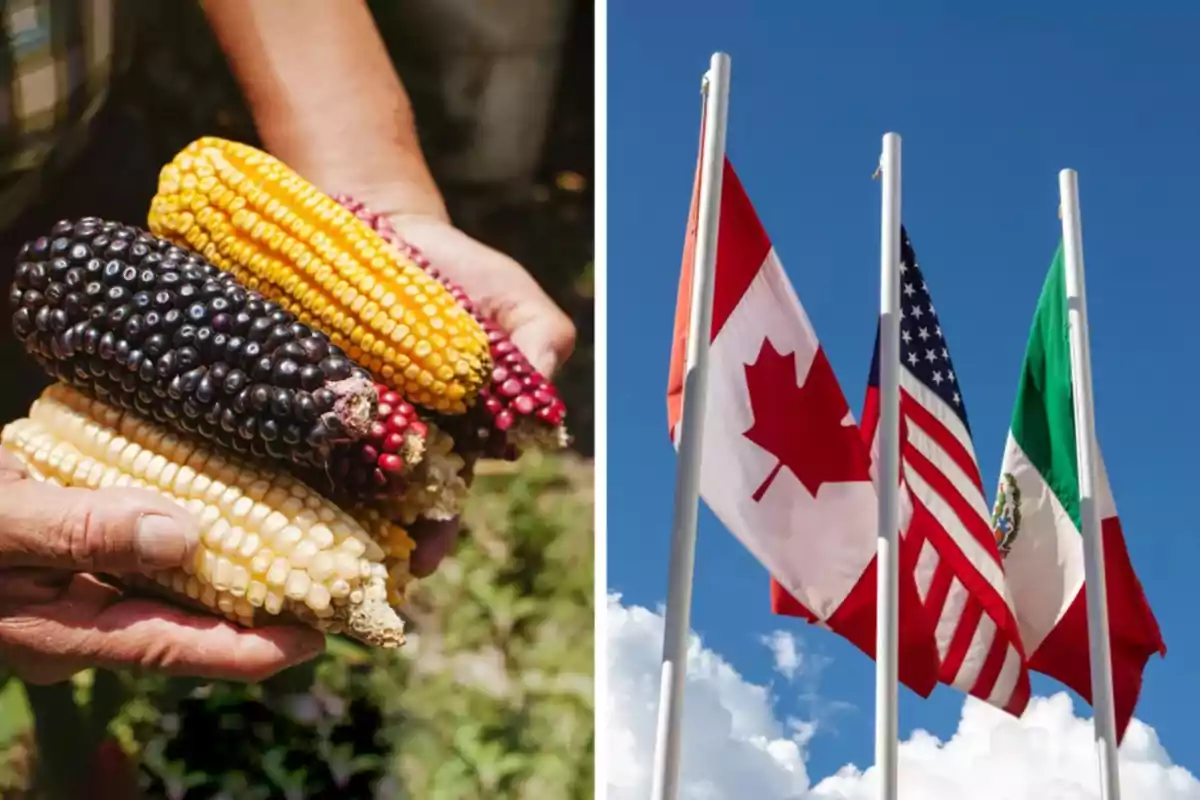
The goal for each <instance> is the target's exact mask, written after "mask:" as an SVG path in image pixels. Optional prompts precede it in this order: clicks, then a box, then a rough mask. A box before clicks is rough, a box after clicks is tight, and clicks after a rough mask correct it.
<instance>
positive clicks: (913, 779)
mask: <svg viewBox="0 0 1200 800" xmlns="http://www.w3.org/2000/svg"><path fill="white" fill-rule="evenodd" d="M662 634H663V620H662V617H661V616H660V615H659V614H656V613H654V612H651V611H649V610H648V609H645V608H641V607H638V606H626V605H624V604H623V603H621V599H620V597H619V596H615V595H610V596H609V598H608V686H609V697H608V704H609V709H608V711H609V717H608V720H609V731H608V736H609V759H608V761H609V779H608V797H609V798H610V799H611V800H642V798H644V797H646V796H647V794H649V791H650V764H651V759H652V756H653V753H654V727H655V712H656V708H657V704H658V683H659V659H660V656H661V649H662ZM780 641H782V640H781V639H778V638H776V636H775V635H772V636H771V637H768V642H769V643H771V646H772V650H773V652H774V653H775V654H776V666H777V668H780V672H784V669H785V668H790V667H788V666H787V665H791V664H794V667H795V669H796V670H802V667H803V665H804V661H805V659H804V656H805V654H804V653H803V652H801V651H800V649H799V648H796V649H795V651H794V654H795V660H794V662H793V661H790V660H789V659H790V658H791V653H792V651H789V650H788V649H787V645H786V644H785V645H784V646H783V647H782V649H777V648H776V647H774V644H773V643H777V642H780ZM793 644H794V641H793ZM780 652H782V653H783V654H784V658H783V659H781V658H780V657H779V653H780ZM784 674H785V675H786V674H787V673H786V672H785V673H784ZM793 674H795V673H793ZM686 698H687V699H686V703H685V706H684V716H685V725H684V736H683V753H684V755H683V776H682V777H683V781H682V783H681V792H680V797H681V800H725V798H730V800H732V799H733V798H742V797H754V798H762V800H874V797H875V794H874V786H875V784H874V781H875V772H874V770H873V769H868V770H866V771H865V773H864V772H863V771H861V770H860V769H858V768H857V767H855V766H852V765H848V766H845V767H843V768H842V769H841V770H839V771H838V772H837V774H835V775H831V776H829V777H827V778H825V779H824V780H821V781H820V782H819V783H817V784H816V786H811V784H810V782H809V778H808V773H807V770H806V768H805V763H804V758H805V747H806V745H807V743H808V741H809V739H811V737H812V735H813V733H814V728H813V726H812V725H811V724H806V723H799V722H795V721H790V720H789V721H787V722H783V721H781V720H780V719H779V718H778V716H777V715H776V712H775V710H774V708H773V705H772V697H771V695H770V693H769V691H768V690H767V688H766V687H764V686H756V685H754V684H752V683H749V682H747V681H746V680H745V679H744V678H742V676H741V675H739V674H738V672H737V671H736V670H735V669H734V668H733V667H732V666H730V664H729V663H728V662H726V661H725V660H724V659H723V658H722V657H721V656H720V655H718V654H717V653H714V652H713V651H711V650H707V649H705V648H704V647H703V645H702V643H701V642H700V640H699V639H698V638H695V637H693V638H692V640H691V643H690V647H689V651H688V681H687V690H686ZM1120 758H1121V775H1122V789H1123V796H1124V797H1126V798H1131V799H1132V800H1200V780H1197V779H1196V777H1195V776H1193V775H1192V774H1191V773H1189V772H1188V771H1187V770H1185V769H1183V768H1182V767H1178V766H1174V765H1173V764H1172V762H1171V758H1170V756H1169V755H1168V754H1167V752H1166V750H1165V749H1164V748H1163V746H1162V745H1161V743H1160V742H1159V741H1158V736H1157V735H1156V734H1155V732H1154V729H1153V728H1151V727H1150V726H1148V725H1145V724H1144V723H1142V722H1140V721H1138V720H1134V721H1133V723H1132V724H1131V725H1130V728H1129V730H1128V732H1127V733H1126V736H1125V742H1124V744H1123V746H1122V748H1121V755H1120ZM900 772H901V785H900V796H901V797H920V798H922V800H959V798H962V797H970V798H972V800H1094V799H1097V800H1098V798H1099V790H1098V788H1097V779H1098V774H1097V768H1096V758H1095V747H1094V745H1093V743H1092V729H1091V722H1090V720H1088V719H1081V718H1079V717H1077V716H1076V715H1075V711H1074V708H1073V707H1072V703H1071V700H1070V698H1069V696H1068V695H1066V694H1056V695H1054V696H1053V697H1049V698H1035V699H1034V700H1033V701H1032V702H1031V703H1030V706H1029V709H1028V711H1027V712H1026V713H1025V715H1024V717H1023V718H1022V719H1020V720H1016V719H1013V718H1012V717H1010V716H1008V715H1007V714H1004V713H1002V712H999V711H997V710H995V709H993V708H991V707H990V706H988V705H986V704H984V703H981V702H978V701H976V700H973V699H970V698H968V699H967V700H966V702H965V703H964V705H963V712H962V718H961V720H960V721H959V725H958V730H957V731H956V732H955V734H954V735H953V736H952V737H950V739H949V740H948V741H946V742H941V741H939V740H938V739H937V738H936V737H934V736H933V735H931V734H929V733H926V732H924V731H916V732H914V733H913V734H912V736H910V737H909V738H908V739H907V740H906V741H905V742H903V743H902V744H901V748H900Z"/></svg>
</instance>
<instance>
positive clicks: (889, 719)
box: [875, 133, 900, 800]
mask: <svg viewBox="0 0 1200 800" xmlns="http://www.w3.org/2000/svg"><path fill="white" fill-rule="evenodd" d="M879 169H880V172H881V173H882V175H881V177H882V178H883V204H882V206H883V208H882V215H881V225H880V242H879V463H878V475H879V484H878V492H879V531H878V533H877V537H878V539H877V543H878V549H877V559H876V575H877V584H876V600H875V602H876V623H875V766H876V767H877V768H878V770H879V798H880V800H897V786H896V782H897V778H898V770H897V755H898V749H899V742H898V739H899V736H900V725H899V711H898V709H897V705H898V703H899V699H900V698H899V681H900V672H899V663H898V661H899V650H900V646H899V639H900V608H899V606H900V589H899V586H900V137H899V135H897V134H895V133H887V134H884V137H883V155H882V156H881V158H880V163H879Z"/></svg>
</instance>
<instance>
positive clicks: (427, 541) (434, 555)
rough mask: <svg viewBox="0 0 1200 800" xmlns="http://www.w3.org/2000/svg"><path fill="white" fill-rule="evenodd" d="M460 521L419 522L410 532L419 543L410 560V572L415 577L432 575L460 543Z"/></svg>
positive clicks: (424, 520)
mask: <svg viewBox="0 0 1200 800" xmlns="http://www.w3.org/2000/svg"><path fill="white" fill-rule="evenodd" d="M458 530H459V524H458V519H451V520H431V519H422V520H418V521H417V522H416V524H414V525H413V526H412V528H411V529H410V530H409V535H410V536H412V538H413V541H414V542H416V543H417V548H416V549H415V550H413V553H412V557H411V559H410V560H409V565H408V570H409V572H411V573H412V574H413V576H414V577H417V578H424V577H426V576H427V575H432V574H433V573H434V572H435V571H436V570H437V568H438V565H439V564H441V563H442V560H443V559H445V558H446V556H448V555H450V551H451V550H453V549H454V545H455V544H456V543H457V542H458Z"/></svg>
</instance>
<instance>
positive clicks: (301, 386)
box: [9, 218, 381, 467]
mask: <svg viewBox="0 0 1200 800" xmlns="http://www.w3.org/2000/svg"><path fill="white" fill-rule="evenodd" d="M9 300H10V304H11V305H12V312H13V315H12V326H13V330H14V332H15V333H16V335H17V337H18V338H19V339H20V340H21V342H22V343H23V344H24V346H25V349H26V350H28V351H29V352H30V353H31V354H32V355H33V356H34V357H35V358H37V360H38V361H39V362H40V363H41V364H42V366H43V367H44V368H45V369H46V370H47V371H48V372H49V373H50V374H51V375H52V376H53V377H56V378H58V379H60V380H63V381H65V382H68V383H70V384H72V385H74V386H76V387H78V388H80V389H82V390H83V391H85V392H86V393H88V394H90V395H92V396H94V397H98V398H100V399H104V400H106V401H109V402H111V403H113V404H114V405H117V406H119V407H121V408H123V409H126V410H131V411H136V412H138V413H139V414H140V415H141V416H143V417H144V418H148V419H153V420H155V421H157V422H159V423H162V424H165V425H168V426H170V427H172V428H174V429H176V430H179V431H182V432H185V433H187V434H198V435H199V436H201V437H203V438H205V439H208V440H211V441H214V442H216V443H217V444H219V445H221V446H222V447H224V448H227V449H230V450H233V451H235V452H238V453H243V454H245V453H251V454H253V455H255V456H257V457H260V458H265V457H271V458H276V459H282V460H285V461H290V462H295V463H299V464H307V465H312V466H316V467H325V466H326V465H327V463H328V461H329V459H330V455H331V452H332V450H333V448H334V446H335V445H338V444H339V443H345V442H348V441H353V440H355V439H359V438H362V437H365V436H366V435H367V434H368V433H369V432H370V431H371V430H372V428H373V427H374V425H375V424H377V423H378V422H380V421H381V420H380V417H379V415H378V408H377V405H378V393H377V391H376V389H375V386H374V385H373V384H372V383H371V381H370V379H369V376H368V373H367V372H366V371H365V370H363V369H361V368H360V367H358V366H357V365H355V364H353V363H352V362H351V361H350V360H349V359H348V358H347V357H346V355H345V353H343V352H342V351H341V350H340V349H339V348H338V347H337V346H335V345H333V344H332V343H331V342H330V341H329V339H328V338H327V337H326V336H325V335H324V334H321V333H319V332H317V331H314V330H313V329H311V328H310V327H309V326H307V325H305V324H303V323H300V322H297V321H296V318H295V317H294V316H292V315H291V314H289V313H288V312H287V311H284V310H283V309H281V308H280V307H279V306H278V305H277V304H275V303H272V302H268V301H265V300H264V299H263V297H262V296H261V295H259V294H258V293H256V292H252V291H247V290H246V289H245V288H244V287H243V286H241V285H240V284H239V283H238V282H237V281H236V280H235V279H234V277H233V276H232V275H230V274H228V273H225V272H222V271H220V270H219V269H217V268H216V267H214V266H212V265H211V264H209V263H207V262H205V261H204V260H203V259H202V258H201V257H200V256H199V255H197V254H195V253H191V252H188V251H186V250H183V249H181V248H179V247H177V246H175V245H173V244H172V243H171V242H169V241H167V240H165V239H160V238H156V237H154V236H151V235H150V234H148V233H146V232H145V231H142V230H139V229H137V228H134V227H131V226H128V225H122V224H119V223H115V222H105V221H103V220H99V219H94V218H88V219H82V220H78V221H75V222H72V221H70V220H64V221H62V222H59V223H58V224H57V225H55V226H54V228H53V230H52V231H51V232H50V236H46V237H42V238H40V239H37V240H34V241H32V242H29V243H28V244H26V245H25V246H24V248H22V250H21V252H20V255H19V257H18V265H17V269H16V272H15V277H14V281H13V286H12V290H11V292H10V295H9Z"/></svg>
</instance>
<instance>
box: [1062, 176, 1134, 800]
mask: <svg viewBox="0 0 1200 800" xmlns="http://www.w3.org/2000/svg"><path fill="white" fill-rule="evenodd" d="M1058 192H1059V196H1060V197H1061V201H1062V236H1063V259H1064V261H1065V266H1066V283H1067V320H1068V327H1069V328H1070V336H1071V385H1072V387H1073V389H1074V396H1075V454H1076V457H1077V459H1078V461H1079V519H1080V523H1081V525H1082V528H1083V530H1081V531H1080V533H1082V534H1083V574H1084V586H1085V587H1086V588H1085V590H1086V592H1087V620H1088V640H1089V641H1090V643H1091V653H1090V658H1091V662H1092V709H1093V711H1094V712H1095V717H1094V721H1093V722H1094V725H1095V730H1096V753H1097V756H1098V757H1099V759H1100V788H1101V792H1100V797H1101V800H1120V797H1121V785H1120V768H1119V765H1118V763H1117V720H1116V712H1115V710H1114V708H1113V689H1112V650H1111V646H1110V643H1109V639H1108V591H1107V589H1106V587H1105V580H1104V540H1103V539H1102V538H1101V536H1100V517H1099V514H1098V513H1097V509H1096V418H1095V412H1094V409H1093V404H1092V356H1091V347H1090V346H1089V344H1088V319H1087V295H1086V292H1085V290H1084V281H1083V226H1082V224H1081V221H1080V214H1079V175H1078V174H1077V173H1076V172H1075V170H1073V169H1064V170H1062V171H1061V172H1059V173H1058Z"/></svg>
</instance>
